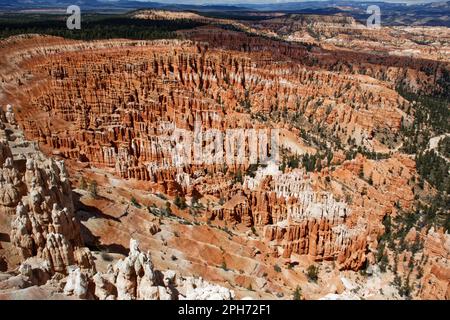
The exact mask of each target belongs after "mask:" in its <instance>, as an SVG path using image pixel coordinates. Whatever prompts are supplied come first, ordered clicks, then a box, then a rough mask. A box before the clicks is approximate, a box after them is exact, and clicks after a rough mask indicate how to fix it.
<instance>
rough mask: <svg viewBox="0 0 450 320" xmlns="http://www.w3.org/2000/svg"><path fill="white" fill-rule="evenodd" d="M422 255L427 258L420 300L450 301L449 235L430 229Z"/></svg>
mask: <svg viewBox="0 0 450 320" xmlns="http://www.w3.org/2000/svg"><path fill="white" fill-rule="evenodd" d="M424 254H425V255H426V256H427V257H428V260H427V263H426V265H425V267H424V275H423V277H422V279H421V282H420V292H419V296H420V297H421V298H422V299H432V300H435V299H440V300H449V299H450V285H449V284H450V263H449V258H450V235H449V234H448V233H443V232H442V230H435V229H434V228H431V229H430V230H429V231H428V234H427V236H426V238H425V243H424Z"/></svg>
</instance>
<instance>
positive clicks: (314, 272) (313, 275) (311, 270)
mask: <svg viewBox="0 0 450 320" xmlns="http://www.w3.org/2000/svg"><path fill="white" fill-rule="evenodd" d="M306 276H307V277H308V279H309V280H310V281H314V282H317V280H318V279H319V268H317V267H316V266H315V265H310V266H309V267H308V269H306Z"/></svg>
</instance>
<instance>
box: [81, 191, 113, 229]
mask: <svg viewBox="0 0 450 320" xmlns="http://www.w3.org/2000/svg"><path fill="white" fill-rule="evenodd" d="M72 197H73V202H74V205H75V214H76V216H77V218H78V219H80V220H81V221H87V220H89V219H90V218H95V219H97V218H100V219H106V220H113V221H116V222H120V219H119V218H116V217H113V216H110V215H108V214H105V213H103V212H102V211H101V210H99V209H98V208H96V207H93V206H88V205H85V204H84V203H82V202H81V201H80V198H81V195H80V194H79V193H77V192H73V193H72Z"/></svg>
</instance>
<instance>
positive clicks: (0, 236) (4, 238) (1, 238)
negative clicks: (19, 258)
mask: <svg viewBox="0 0 450 320" xmlns="http://www.w3.org/2000/svg"><path fill="white" fill-rule="evenodd" d="M0 242H11V238H10V237H9V234H7V233H0Z"/></svg>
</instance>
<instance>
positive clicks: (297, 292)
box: [293, 286, 302, 300]
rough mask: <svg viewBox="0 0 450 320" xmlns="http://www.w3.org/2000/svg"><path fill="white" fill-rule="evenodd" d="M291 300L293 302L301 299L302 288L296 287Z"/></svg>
mask: <svg viewBox="0 0 450 320" xmlns="http://www.w3.org/2000/svg"><path fill="white" fill-rule="evenodd" d="M293 299H294V300H301V299H302V288H300V286H297V288H295V291H294V296H293Z"/></svg>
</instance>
